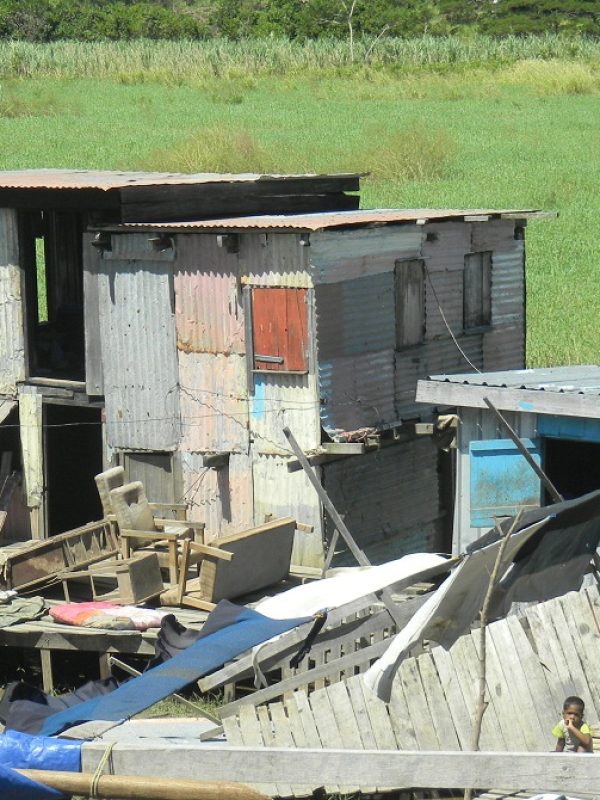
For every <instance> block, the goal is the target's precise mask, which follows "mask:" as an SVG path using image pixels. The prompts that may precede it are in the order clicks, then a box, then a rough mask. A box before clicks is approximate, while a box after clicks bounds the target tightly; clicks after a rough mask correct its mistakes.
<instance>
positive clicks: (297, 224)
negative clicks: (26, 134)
mask: <svg viewBox="0 0 600 800" xmlns="http://www.w3.org/2000/svg"><path fill="white" fill-rule="evenodd" d="M0 188H1V184H0ZM547 216H548V212H545V211H541V210H539V209H508V208H507V209H447V208H404V209H398V208H375V209H367V210H360V209H358V210H356V211H323V212H317V213H310V214H258V215H253V216H247V217H227V218H222V219H209V220H189V221H186V222H159V223H156V222H152V223H144V222H128V223H123V224H121V225H118V226H116V227H117V228H118V229H119V230H122V229H129V228H149V229H152V230H155V229H157V228H160V229H167V230H173V231H177V230H198V231H228V232H241V231H247V230H260V231H265V230H266V231H268V230H283V231H306V232H314V231H323V230H331V229H335V228H351V227H365V226H369V225H393V224H399V223H403V222H411V223H415V222H416V223H418V224H419V223H420V224H425V223H426V222H430V221H431V220H436V219H437V220H451V219H454V220H462V221H464V222H477V221H479V222H485V221H487V220H488V219H503V218H510V219H525V218H535V217H547ZM104 227H105V228H107V229H108V228H111V229H113V230H114V229H115V226H104Z"/></svg>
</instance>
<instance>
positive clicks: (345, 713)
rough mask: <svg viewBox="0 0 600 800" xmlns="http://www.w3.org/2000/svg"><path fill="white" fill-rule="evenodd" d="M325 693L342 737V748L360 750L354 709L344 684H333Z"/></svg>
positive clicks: (359, 738) (360, 742) (360, 745)
mask: <svg viewBox="0 0 600 800" xmlns="http://www.w3.org/2000/svg"><path fill="white" fill-rule="evenodd" d="M326 691H327V694H328V695H329V702H330V703H331V708H332V710H333V716H334V717H335V721H336V724H337V727H338V729H339V731H340V734H341V736H342V743H343V747H347V748H348V749H350V750H360V749H362V746H363V745H362V739H361V737H360V732H359V729H358V723H357V720H356V717H355V716H354V709H353V707H352V703H351V701H350V698H349V696H348V691H347V687H346V684H345V682H344V681H339V682H338V683H334V684H332V685H331V686H329V687H328V688H327V690H326Z"/></svg>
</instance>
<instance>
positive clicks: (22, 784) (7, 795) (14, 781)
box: [0, 765, 65, 800]
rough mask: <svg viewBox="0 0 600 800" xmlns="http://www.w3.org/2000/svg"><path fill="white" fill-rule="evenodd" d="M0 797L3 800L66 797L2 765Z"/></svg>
mask: <svg viewBox="0 0 600 800" xmlns="http://www.w3.org/2000/svg"><path fill="white" fill-rule="evenodd" d="M0 797H1V798H2V800H58V799H59V798H62V797H65V795H64V794H61V792H58V791H57V790H56V789H50V788H49V787H48V786H44V785H43V784H41V783H37V782H36V781H32V780H30V779H29V778H25V777H24V776H23V775H19V773H18V772H15V771H14V769H9V768H8V767H3V766H1V765H0Z"/></svg>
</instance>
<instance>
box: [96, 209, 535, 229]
mask: <svg viewBox="0 0 600 800" xmlns="http://www.w3.org/2000/svg"><path fill="white" fill-rule="evenodd" d="M546 216H548V212H544V211H541V210H539V209H439V208H405V209H394V208H391V209H386V208H377V209H368V210H357V211H325V212H318V213H311V214H260V215H256V216H247V217H227V218H224V219H208V220H191V221H186V222H152V223H144V222H129V223H124V224H121V225H118V226H114V225H113V226H104V227H105V228H109V227H110V228H111V229H112V230H115V229H119V230H123V229H125V230H129V229H152V230H156V229H157V228H160V229H165V230H170V231H178V230H196V231H228V232H242V231H248V230H262V231H265V230H267V231H268V230H278V231H308V232H315V231H322V230H330V229H333V228H347V227H366V226H370V225H393V224H395V223H402V222H412V223H417V224H425V223H426V222H429V221H431V220H462V221H465V222H479V221H481V222H485V221H487V220H489V219H502V218H504V219H507V218H511V219H526V218H535V217H546Z"/></svg>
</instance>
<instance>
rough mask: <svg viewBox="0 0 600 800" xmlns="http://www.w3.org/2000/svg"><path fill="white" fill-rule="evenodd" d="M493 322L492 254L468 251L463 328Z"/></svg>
mask: <svg viewBox="0 0 600 800" xmlns="http://www.w3.org/2000/svg"><path fill="white" fill-rule="evenodd" d="M491 322H492V254H491V252H483V253H468V254H467V255H466V256H465V268H464V273H463V330H465V331H467V330H470V329H472V328H480V327H482V326H483V325H490V324H491Z"/></svg>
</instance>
